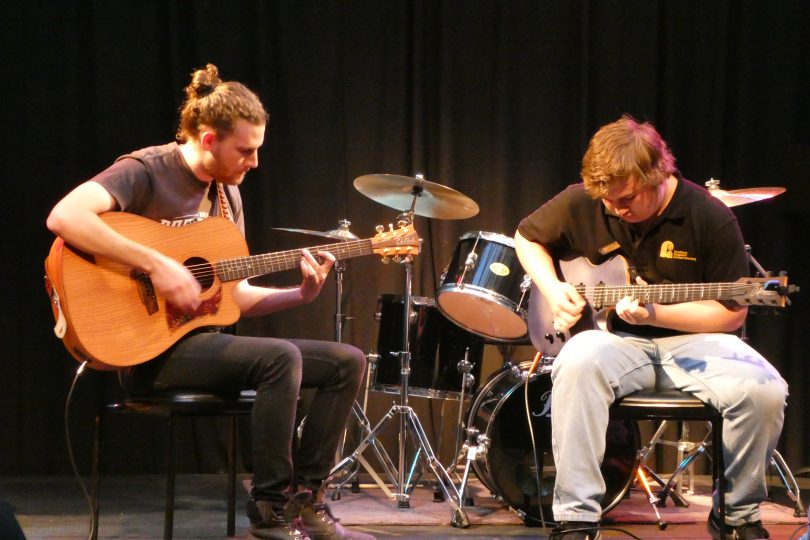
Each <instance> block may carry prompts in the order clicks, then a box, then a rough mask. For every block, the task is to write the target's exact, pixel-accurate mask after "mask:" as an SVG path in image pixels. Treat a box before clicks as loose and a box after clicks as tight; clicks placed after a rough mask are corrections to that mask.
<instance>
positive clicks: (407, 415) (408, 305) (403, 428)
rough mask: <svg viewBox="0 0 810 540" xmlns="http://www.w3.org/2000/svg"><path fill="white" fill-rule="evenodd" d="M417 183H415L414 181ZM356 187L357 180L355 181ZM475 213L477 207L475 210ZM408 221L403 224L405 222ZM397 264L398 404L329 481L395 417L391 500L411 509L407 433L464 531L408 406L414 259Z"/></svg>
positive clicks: (451, 489)
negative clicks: (400, 271) (400, 293)
mask: <svg viewBox="0 0 810 540" xmlns="http://www.w3.org/2000/svg"><path fill="white" fill-rule="evenodd" d="M417 183H418V182H417ZM355 185H357V181H356V182H355ZM417 187H418V186H414V189H413V192H412V193H413V198H414V201H413V203H412V204H411V205H410V208H411V209H413V208H414V207H415V204H416V199H417V197H419V196H420V194H421V193H422V190H421V189H417ZM412 211H413V210H411V212H409V213H406V214H405V215H404V217H403V218H402V219H403V220H405V219H407V220H412V219H413V214H412ZM476 211H477V208H476ZM408 222H409V221H405V223H408ZM398 262H399V263H400V264H402V265H403V267H404V268H405V295H404V302H403V311H402V320H403V339H402V350H401V351H392V352H391V353H390V354H391V355H392V356H398V357H399V360H400V375H401V385H400V394H399V404H397V403H396V402H395V403H394V404H393V405H392V407H391V409H390V410H389V411H388V413H387V414H386V415H385V416H383V418H382V419H381V420H380V421H379V422H378V423H377V425H376V426H374V428H373V429H371V430H370V431H369V432H368V433H367V435H366V436H365V438H364V439H363V440H361V441H360V444H359V445H358V447H357V449H356V450H355V451H354V452H353V453H352V454H351V455H349V456H347V457H346V458H344V459H343V460H342V461H340V462H339V463H338V464H337V465H335V466H334V467H333V468H332V470H331V471H330V473H329V477H328V478H329V479H334V478H336V477H338V476H339V475H342V474H346V469H347V468H348V467H349V466H352V465H354V464H355V463H356V462H357V461H358V459H359V457H360V454H362V452H363V451H364V450H365V449H366V448H367V447H368V446H369V445H370V444H371V443H372V442H373V441H375V440H376V436H377V434H378V433H379V432H380V431H381V430H382V429H383V427H385V425H386V424H387V423H388V422H389V421H390V420H392V419H393V418H394V417H398V419H399V426H398V427H399V438H398V443H399V445H398V446H399V460H398V466H397V467H396V468H395V469H392V470H391V471H390V472H391V473H394V472H396V473H397V474H396V476H397V478H393V475H392V483H393V485H394V487H395V488H396V492H395V493H394V499H395V500H396V501H397V507H398V508H409V507H410V491H409V487H408V486H409V485H410V484H409V482H410V479H411V477H412V474H413V467H411V470H410V471H409V472H408V471H406V466H405V462H406V451H407V447H408V435H409V434H410V435H411V436H412V437H414V440H415V444H416V448H417V451H416V457H415V459H414V462H413V465H414V466H415V464H416V461H417V459H418V458H421V459H422V460H423V461H424V462H425V464H426V465H427V466H428V467H429V468H430V469H431V471H432V472H433V474H434V476H435V477H436V479H437V481H438V485H439V487H440V488H441V490H442V492H443V493H444V496H445V500H447V501H449V502H450V504H451V505H452V506H453V508H454V513H453V517H452V519H451V524H452V525H453V526H454V527H460V528H466V527H468V526H469V524H470V522H469V518H468V517H467V515H466V513H465V512H464V511H463V510H462V508H461V505H460V502H461V501H460V498H459V494H458V490H457V489H456V487H455V485H454V484H453V482H452V480H451V478H450V477H449V475H448V474H447V472H446V471H445V470H444V468H443V467H442V466H441V463H439V460H438V459H437V458H436V455H435V454H434V452H433V450H432V448H431V447H430V442H429V441H428V438H427V435H426V433H425V431H424V429H423V427H422V424H421V422H420V421H419V417H418V416H417V415H416V413H415V412H414V410H413V408H412V407H410V406H409V405H408V382H409V376H410V360H411V352H410V324H409V322H410V319H411V310H412V300H413V298H412V295H411V291H412V288H413V257H412V256H411V255H407V256H405V257H404V258H402V259H401V260H400V261H398Z"/></svg>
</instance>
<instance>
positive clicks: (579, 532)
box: [548, 521, 602, 540]
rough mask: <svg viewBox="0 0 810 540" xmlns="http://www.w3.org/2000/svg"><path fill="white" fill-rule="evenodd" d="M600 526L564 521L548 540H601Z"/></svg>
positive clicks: (584, 522)
mask: <svg viewBox="0 0 810 540" xmlns="http://www.w3.org/2000/svg"><path fill="white" fill-rule="evenodd" d="M600 538H602V534H601V533H600V532H599V524H598V523H594V522H592V521H563V522H562V523H560V525H559V526H558V527H555V528H554V530H553V531H551V535H550V536H549V537H548V540H599V539H600Z"/></svg>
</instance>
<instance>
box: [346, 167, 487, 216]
mask: <svg viewBox="0 0 810 540" xmlns="http://www.w3.org/2000/svg"><path fill="white" fill-rule="evenodd" d="M354 187H355V189H357V191H359V192H360V193H362V194H363V195H365V196H366V197H368V198H370V199H372V200H374V201H377V202H378V203H380V204H384V205H385V206H388V207H390V208H394V209H396V210H400V211H403V212H404V211H410V210H413V213H414V214H416V215H417V216H424V217H429V218H436V219H465V218H469V217H473V216H474V215H476V214H477V213H478V205H477V204H476V203H475V201H473V200H472V199H470V198H469V197H467V196H466V195H463V194H461V193H459V192H458V191H456V190H455V189H452V188H449V187H447V186H443V185H441V184H437V183H435V182H429V181H427V180H425V179H424V178H422V176H421V175H417V176H416V178H412V177H410V176H397V175H394V174H367V175H364V176H360V177H358V178H356V179H355V180H354Z"/></svg>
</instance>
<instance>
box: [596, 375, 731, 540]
mask: <svg viewBox="0 0 810 540" xmlns="http://www.w3.org/2000/svg"><path fill="white" fill-rule="evenodd" d="M610 415H611V417H613V418H623V419H628V420H685V421H687V420H700V421H707V422H711V438H712V443H711V447H712V479H713V486H714V491H715V492H716V493H717V506H718V508H717V514H718V518H719V521H720V532H721V535H723V536H724V535H725V527H726V500H725V494H726V475H725V463H724V461H723V416H722V415H721V414H720V412H719V411H718V410H717V409H715V408H714V407H712V406H711V405H709V404H707V403H704V402H703V401H701V400H699V399H698V398H696V397H695V396H693V395H692V394H688V393H686V392H682V391H680V390H663V391H661V390H641V391H639V392H635V393H633V394H630V395H628V396H625V397H623V398H621V399H619V400H617V401H616V402H615V403H614V404H613V407H612V408H611V411H610ZM643 466H644V463H640V464H639V467H643ZM642 474H643V473H642ZM649 494H650V493H649V490H648V495H649ZM663 497H664V500H665V497H666V493H664V495H663ZM650 504H652V505H653V510H655V513H656V515H658V509H657V508H656V507H655V506H654V504H655V503H654V502H653V500H652V499H651V500H650ZM659 527H661V528H662V529H663V528H665V527H666V524H665V523H663V522H662V521H661V519H660V516H659Z"/></svg>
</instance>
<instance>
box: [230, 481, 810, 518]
mask: <svg viewBox="0 0 810 540" xmlns="http://www.w3.org/2000/svg"><path fill="white" fill-rule="evenodd" d="M246 487H248V488H249V481H246ZM469 489H470V493H471V495H472V497H473V500H474V503H475V504H474V505H473V506H465V507H464V510H465V512H466V513H467V517H468V518H469V520H470V524H472V525H520V524H522V523H523V521H522V519H521V518H520V516H519V515H518V514H517V513H516V512H514V511H513V510H511V509H509V508H507V507H506V506H505V505H504V504H503V503H501V502H500V501H499V500H498V499H497V498H495V497H494V496H492V494H491V493H490V492H489V490H488V489H487V488H485V487H484V486H483V485H481V483H480V482H479V481H478V480H477V479H474V478H471V480H470V483H469ZM695 490H696V493H694V494H684V498H685V499H686V500H687V501H688V503H689V507H688V508H682V507H677V506H675V505H674V504H673V502H672V501H671V500H669V501H667V505H666V506H665V507H663V508H660V507H659V512H660V513H661V517H662V518H663V520H664V521H666V522H667V523H702V522H705V521H706V518H707V516H708V514H709V508H710V504H711V500H710V495H709V492H708V486H705V487H702V486H701V485H697V486H696V488H695ZM773 491H774V494H775V498H776V499H777V500H779V502H780V503H783V504H777V503H776V502H765V503H763V504H762V506H761V513H762V521H763V522H764V523H765V524H766V525H767V524H778V523H796V524H801V523H805V522H806V520H807V518H806V517H803V518H801V517H794V515H793V514H794V508H793V506H792V503H791V502H790V501H789V500H787V499H786V497H785V496H784V488H781V489H780V488H774V490H773ZM782 499H784V501H783V500H782ZM329 504H330V506H331V508H332V511H333V513H334V514H335V516H336V517H338V518H340V521H341V523H343V524H345V525H443V524H449V523H450V520H451V519H452V517H453V507H452V506H451V505H450V504H449V503H447V502H434V501H433V489H432V488H430V487H428V486H420V487H417V488H416V489H414V490H413V492H412V494H411V498H410V506H409V507H408V508H398V507H397V502H396V501H395V500H392V499H389V497H388V495H387V494H386V493H385V492H384V491H383V490H382V489H381V488H380V487H379V486H377V485H376V484H369V485H366V484H363V486H362V487H361V488H360V491H359V493H352V492H351V491H350V490H349V489H348V488H344V489H342V490H341V497H340V500H336V501H329ZM785 505H787V506H785ZM604 521H605V522H610V523H617V524H618V523H627V524H631V523H633V524H644V523H653V524H654V523H656V522H657V521H656V516H655V513H654V511H653V509H652V507H651V506H650V504H649V503H648V502H647V499H646V495H645V494H644V492H643V491H641V490H637V489H632V490H631V491H630V495H629V496H628V497H626V498H625V499H623V500H622V501H621V502H620V503H619V504H618V505H616V506H615V507H614V508H613V509H612V510H611V511H610V512H609V513H608V514H606V515H605V516H604Z"/></svg>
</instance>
